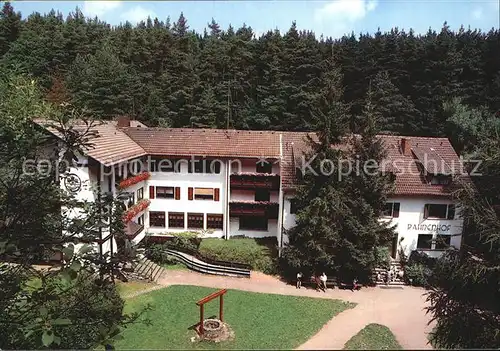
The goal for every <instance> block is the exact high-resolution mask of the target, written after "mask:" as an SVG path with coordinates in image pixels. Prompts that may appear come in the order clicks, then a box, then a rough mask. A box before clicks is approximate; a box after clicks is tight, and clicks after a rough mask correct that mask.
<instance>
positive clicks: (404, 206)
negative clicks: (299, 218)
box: [283, 194, 463, 257]
mask: <svg viewBox="0 0 500 351" xmlns="http://www.w3.org/2000/svg"><path fill="white" fill-rule="evenodd" d="M291 198H293V194H286V195H285V199H284V211H283V216H284V219H283V228H284V229H290V228H292V227H293V226H295V215H294V214H290V199H291ZM388 202H399V203H400V209H399V218H392V219H391V218H382V219H381V220H384V221H390V222H391V223H392V224H396V225H397V227H396V231H397V233H398V243H401V247H402V248H403V249H404V252H405V254H406V255H409V254H410V253H411V252H412V251H413V250H416V249H417V241H418V235H419V234H433V235H434V237H435V235H436V234H444V235H451V238H450V245H452V246H454V247H456V248H460V243H461V233H462V224H463V221H462V220H461V219H460V216H459V212H458V209H457V210H456V213H455V219H453V220H448V219H430V218H429V219H424V206H425V204H453V202H452V201H451V200H447V199H436V198H425V197H421V198H419V197H415V198H409V197H394V198H390V199H389V200H388ZM413 225H417V226H418V225H430V226H432V225H436V226H437V228H439V227H441V228H445V227H444V226H443V225H446V226H449V230H445V231H440V230H439V229H438V230H437V231H436V230H435V231H432V230H427V229H432V227H429V228H427V227H425V229H424V230H418V229H417V230H415V229H414V227H413ZM409 226H410V227H409ZM401 238H403V240H402V241H400V240H401ZM287 241H288V238H286V236H284V238H283V242H284V243H286V242H287ZM398 249H399V246H398ZM422 251H424V252H426V253H427V254H428V255H429V256H432V257H438V256H439V255H440V254H441V253H442V251H441V250H422Z"/></svg>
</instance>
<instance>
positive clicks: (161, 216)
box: [149, 211, 165, 228]
mask: <svg viewBox="0 0 500 351" xmlns="http://www.w3.org/2000/svg"><path fill="white" fill-rule="evenodd" d="M149 225H150V226H151V227H159V228H165V212H154V211H150V212H149Z"/></svg>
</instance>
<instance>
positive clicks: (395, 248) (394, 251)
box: [389, 234, 398, 259]
mask: <svg viewBox="0 0 500 351" xmlns="http://www.w3.org/2000/svg"><path fill="white" fill-rule="evenodd" d="M389 250H390V251H391V257H392V258H394V259H395V258H396V256H397V254H398V235H397V234H396V235H394V236H393V237H392V242H391V247H390V249H389Z"/></svg>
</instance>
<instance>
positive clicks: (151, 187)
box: [149, 186, 155, 199]
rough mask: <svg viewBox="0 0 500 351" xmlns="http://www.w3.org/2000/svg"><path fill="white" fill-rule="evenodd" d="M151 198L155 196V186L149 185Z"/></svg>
mask: <svg viewBox="0 0 500 351" xmlns="http://www.w3.org/2000/svg"><path fill="white" fill-rule="evenodd" d="M149 198H150V199H154V198H155V187H154V186H150V187H149Z"/></svg>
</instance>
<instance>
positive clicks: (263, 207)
mask: <svg viewBox="0 0 500 351" xmlns="http://www.w3.org/2000/svg"><path fill="white" fill-rule="evenodd" d="M278 208H279V206H278V203H277V202H268V201H231V202H230V203H229V216H231V217H239V216H255V217H267V218H269V219H278Z"/></svg>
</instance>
